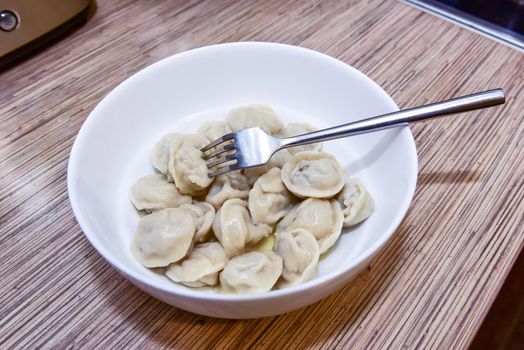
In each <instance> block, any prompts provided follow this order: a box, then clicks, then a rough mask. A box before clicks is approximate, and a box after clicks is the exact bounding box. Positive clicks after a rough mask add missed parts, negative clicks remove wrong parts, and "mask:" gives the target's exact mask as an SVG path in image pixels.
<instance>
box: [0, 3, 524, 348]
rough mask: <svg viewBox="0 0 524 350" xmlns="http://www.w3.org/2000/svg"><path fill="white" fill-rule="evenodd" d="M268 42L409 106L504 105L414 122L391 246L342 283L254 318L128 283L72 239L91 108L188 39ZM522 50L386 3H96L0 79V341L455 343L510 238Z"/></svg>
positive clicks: (519, 210) (492, 285)
mask: <svg viewBox="0 0 524 350" xmlns="http://www.w3.org/2000/svg"><path fill="white" fill-rule="evenodd" d="M245 40H257V41H275V42H282V43H288V44H294V45H299V46H303V47H307V48H311V49H314V50H318V51H320V52H324V53H326V54H329V55H332V56H334V57H336V58H338V59H340V60H342V61H344V62H346V63H348V64H350V65H352V66H354V67H356V68H357V69H359V70H361V71H362V72H364V73H365V74H367V75H368V76H370V77H371V78H372V79H374V80H375V81H376V82H377V83H378V84H380V85H381V86H382V87H383V88H384V89H385V90H386V91H387V92H388V93H389V94H390V95H391V96H392V97H393V98H394V99H395V101H397V103H398V104H399V106H401V107H407V106H412V105H417V104H422V103H425V102H428V101H435V100H440V99H445V98H449V97H452V96H457V95H461V94H467V93H471V92H475V91H479V90H484V89H488V88H495V87H502V88H504V89H505V91H506V93H507V97H508V98H507V103H506V105H505V106H503V107H498V108H492V109H489V110H484V111H480V112H475V113H471V114H470V115H469V117H467V118H461V119H450V118H448V119H446V118H445V119H439V120H434V121H430V122H427V123H419V124H416V125H414V126H413V128H412V130H413V133H414V135H415V139H416V143H417V147H418V152H419V159H420V177H419V183H418V188H417V192H416V195H415V199H414V201H413V203H412V205H411V209H410V211H409V212H408V215H407V216H406V218H405V219H404V221H403V223H402V225H401V226H400V228H399V229H398V231H397V232H396V234H395V235H394V237H393V239H392V240H391V241H390V243H389V244H388V245H387V247H386V248H385V249H384V250H383V251H382V253H381V254H380V255H379V256H378V257H377V258H376V259H375V260H373V262H372V263H371V265H370V266H369V267H368V268H367V270H366V271H364V272H363V273H362V274H360V275H359V276H358V277H357V278H356V279H355V280H354V281H353V282H352V283H350V284H348V285H347V286H346V287H345V288H343V289H342V290H340V291H339V292H337V293H335V294H333V295H331V296H330V297H328V298H327V299H325V300H323V301H321V302H318V303H316V304H314V305H311V306H309V307H306V308H304V309H302V310H298V311H295V312H292V313H289V314H286V315H282V316H278V317H271V318H266V319H259V320H246V321H227V320H219V319H212V318H206V317H201V316H197V315H194V314H190V313H187V312H184V311H181V310H178V309H176V308H173V307H171V306H168V305H166V304H164V303H162V302H159V301H157V300H156V299H154V298H152V297H150V296H148V295H147V294H145V293H143V292H141V291H140V290H138V289H137V288H135V287H133V286H132V285H131V284H130V283H128V282H127V281H126V280H125V279H124V278H123V277H122V276H121V275H119V274H118V273H117V272H116V271H115V270H113V269H112V268H111V267H110V266H109V265H108V263H106V262H105V261H104V260H103V259H102V258H101V256H100V255H99V254H98V253H97V252H96V251H95V250H94V248H93V247H92V246H91V245H90V244H89V242H88V241H87V240H86V239H85V238H84V235H83V233H82V232H81V230H80V228H79V226H78V225H77V223H76V221H75V219H74V217H73V213H72V211H71V208H70V205H69V201H68V196H67V187H66V167H67V161H68V156H69V152H70V150H71V146H72V143H73V141H74V138H75V135H76V134H77V132H78V130H79V128H80V126H81V125H82V123H83V122H84V120H85V119H86V117H87V116H88V114H89V112H90V111H91V110H92V109H93V108H94V106H95V105H96V104H97V103H98V102H99V101H100V100H101V99H102V98H103V96H104V95H106V94H107V93H108V92H109V91H110V90H111V89H113V88H114V87H115V86H116V85H117V84H118V83H120V82H121V81H122V80H124V79H125V78H127V77H129V76H130V75H131V74H133V73H135V72H137V71H138V70H140V69H141V68H143V67H145V66H147V65H149V64H151V63H153V62H155V61H157V60H159V59H161V58H164V57H166V56H169V55H172V54H175V53H177V52H181V51H184V50H187V49H190V48H195V47H200V46H203V45H208V44H214V43H221V42H230V41H245ZM523 73H524V56H523V54H522V53H520V52H517V51H515V50H513V49H510V48H508V47H505V46H502V45H501V44H497V43H495V42H493V41H491V40H489V39H486V38H483V37H481V36H479V35H478V34H475V33H471V32H469V31H467V30H465V29H462V28H460V27H458V26H455V25H452V24H449V23H447V22H444V21H443V20H441V19H438V18H436V17H433V16H431V15H428V14H425V13H422V12H420V11H419V10H416V9H413V8H411V7H408V6H407V5H405V4H403V3H401V2H398V1H375V0H369V1H366V0H350V1H323V2H316V1H311V0H304V1H281V0H270V1H162V0H148V1H129V0H127V1H109V0H104V1H98V9H97V12H96V13H95V15H94V17H93V18H92V19H91V20H90V21H89V22H88V23H87V24H86V25H84V26H83V27H81V28H79V29H77V30H75V31H74V32H72V33H71V34H70V35H68V36H67V37H65V38H63V39H62V40H60V41H58V42H55V43H53V44H52V45H48V46H47V47H45V48H44V49H43V50H40V51H39V52H37V53H36V54H34V55H32V56H31V57H29V58H27V59H25V60H23V61H21V62H19V63H18V64H16V65H13V66H11V67H9V68H8V69H6V70H4V71H3V72H1V73H0V281H1V283H0V348H2V349H8V348H41V347H43V348H102V349H107V348H168V347H172V348H185V349H187V348H235V349H237V348H253V347H257V348H284V347H286V348H326V349H328V348H329V349H331V348H352V349H385V348H440V349H457V348H465V347H467V346H468V344H469V342H470V341H471V339H472V338H473V336H474V335H475V332H476V330H477V329H478V327H479V325H480V324H481V322H482V320H483V317H484V316H485V314H486V313H487V311H488V309H489V307H490V305H491V303H492V301H493V300H494V298H495V297H496V295H497V292H498V290H499V288H500V286H501V284H502V282H503V281H504V278H505V276H506V274H507V272H508V271H509V269H510V268H511V266H512V263H513V261H514V259H515V257H516V256H517V255H518V253H519V251H520V249H521V248H522V246H523V244H524V234H523V225H524V204H523V202H524V181H523V179H524V162H523V161H522V159H523V157H524V120H523V114H524V74H523Z"/></svg>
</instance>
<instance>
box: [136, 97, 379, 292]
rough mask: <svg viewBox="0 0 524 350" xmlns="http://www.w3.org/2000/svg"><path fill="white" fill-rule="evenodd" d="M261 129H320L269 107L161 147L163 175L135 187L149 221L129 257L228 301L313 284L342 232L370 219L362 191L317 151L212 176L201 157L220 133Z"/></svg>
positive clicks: (157, 160)
mask: <svg viewBox="0 0 524 350" xmlns="http://www.w3.org/2000/svg"><path fill="white" fill-rule="evenodd" d="M255 126H259V127H261V128H263V129H265V130H266V131H267V132H269V133H271V134H273V135H275V136H281V137H282V136H283V137H287V136H294V135H297V134H301V133H306V132H311V131H314V130H315V128H314V127H312V126H311V125H309V124H306V123H304V124H302V123H290V124H289V125H287V126H286V125H284V123H283V122H282V121H281V120H280V118H279V117H278V116H277V115H276V113H275V112H274V111H273V109H271V108H270V107H268V106H263V105H249V106H242V107H239V108H235V109H233V110H232V111H231V112H230V113H229V116H228V119H227V121H211V122H207V123H205V124H203V125H202V126H201V127H200V128H199V129H198V132H197V133H195V134H182V133H171V134H168V135H166V136H164V137H163V138H162V139H161V140H160V141H159V142H158V143H157V145H156V146H155V148H154V151H153V154H152V164H153V166H154V167H155V168H156V169H157V170H158V172H159V173H157V174H149V175H145V176H144V177H142V178H140V179H138V180H137V181H136V183H135V184H134V185H133V186H132V187H131V189H130V198H131V202H132V203H133V205H134V206H135V208H136V209H137V210H138V211H140V212H142V213H143V214H145V215H143V216H142V217H141V218H140V220H139V223H138V227H137V229H136V232H135V238H134V241H133V243H132V247H131V250H132V253H133V255H134V256H135V257H136V259H137V260H138V261H139V262H140V263H141V264H142V265H143V266H145V267H147V268H162V269H164V271H163V273H164V274H165V275H166V276H167V277H168V278H169V279H170V280H172V281H173V282H176V283H181V284H183V285H185V286H187V287H191V288H201V287H212V288H214V290H216V291H218V292H223V293H261V292H268V291H270V290H272V289H275V288H276V289H282V288H287V287H291V286H294V285H297V284H299V283H302V282H305V281H308V280H311V279H313V278H314V277H315V275H316V270H317V265H318V263H319V258H320V255H321V254H324V253H326V252H328V250H329V249H330V248H331V247H332V246H333V245H334V244H335V243H336V241H337V239H338V238H339V236H340V234H341V231H342V228H343V227H351V226H354V225H356V224H358V223H360V222H362V221H363V220H365V219H366V218H367V217H369V216H370V215H371V213H372V211H373V207H374V204H373V199H372V197H371V195H370V194H369V193H368V191H367V190H366V189H365V188H364V186H363V185H362V183H361V182H360V181H359V180H358V179H355V178H351V179H348V178H347V174H346V170H345V169H344V168H343V167H342V165H341V164H340V163H339V162H338V160H337V159H336V158H335V157H334V156H333V155H331V154H329V153H327V152H323V151H322V145H321V144H314V145H308V146H302V147H297V148H290V149H289V150H287V149H286V150H281V151H279V152H277V153H276V154H275V155H274V156H273V157H272V159H271V160H270V161H269V163H268V164H266V165H264V166H261V167H257V168H251V169H245V170H242V171H235V172H230V173H226V174H222V175H219V176H217V177H216V178H214V179H213V178H209V177H208V174H207V166H206V162H205V161H204V160H203V158H202V155H203V154H202V152H201V151H200V149H201V148H202V147H204V146H205V145H207V144H208V143H209V142H211V141H213V140H214V139H216V138H218V137H220V136H222V135H223V134H224V133H227V132H231V131H235V130H240V129H243V128H247V127H255Z"/></svg>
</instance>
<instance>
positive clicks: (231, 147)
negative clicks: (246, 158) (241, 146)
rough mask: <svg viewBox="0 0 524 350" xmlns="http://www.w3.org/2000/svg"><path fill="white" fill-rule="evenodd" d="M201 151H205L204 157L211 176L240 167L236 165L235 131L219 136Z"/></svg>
mask: <svg viewBox="0 0 524 350" xmlns="http://www.w3.org/2000/svg"><path fill="white" fill-rule="evenodd" d="M201 151H202V152H203V153H204V155H203V157H202V158H203V159H204V160H205V161H206V165H207V168H208V170H209V173H208V176H209V177H215V176H217V175H220V174H223V173H227V172H229V171H232V170H238V169H239V167H238V166H237V165H236V164H237V162H238V158H237V155H236V145H235V133H229V134H226V135H224V136H222V137H219V138H218V139H216V140H215V141H213V142H211V143H210V144H209V145H207V146H205V147H204V148H202V149H201ZM226 163H227V164H226Z"/></svg>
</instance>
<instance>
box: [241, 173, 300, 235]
mask: <svg viewBox="0 0 524 350" xmlns="http://www.w3.org/2000/svg"><path fill="white" fill-rule="evenodd" d="M292 200H293V198H292V196H291V193H289V191H288V190H287V189H286V186H284V183H283V182H282V178H281V177H280V169H279V168H273V169H271V170H270V171H268V172H267V173H266V174H264V175H262V176H261V177H259V178H258V180H257V182H255V185H254V187H253V189H252V190H251V191H249V200H248V208H249V212H250V213H251V217H252V218H253V222H254V223H255V224H258V223H264V224H269V225H272V224H274V223H276V222H277V221H278V220H280V219H281V218H282V217H283V216H284V215H286V214H287V213H288V212H289V211H290V210H291V206H292V205H291V202H292Z"/></svg>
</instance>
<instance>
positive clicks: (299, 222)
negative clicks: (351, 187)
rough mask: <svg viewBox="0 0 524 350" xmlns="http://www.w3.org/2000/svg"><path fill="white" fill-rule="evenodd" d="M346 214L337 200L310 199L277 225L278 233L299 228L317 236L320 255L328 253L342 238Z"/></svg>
mask: <svg viewBox="0 0 524 350" xmlns="http://www.w3.org/2000/svg"><path fill="white" fill-rule="evenodd" d="M343 221H344V214H342V209H341V208H340V204H339V203H338V202H337V200H336V199H331V200H328V199H317V198H308V199H306V200H305V201H303V202H301V203H300V204H298V205H296V206H295V207H294V208H293V209H292V210H291V211H290V212H289V214H287V215H286V216H285V217H284V218H283V219H282V221H280V222H279V223H278V225H277V229H276V231H277V233H278V232H283V231H290V230H294V229H297V228H302V229H305V230H308V231H309V232H311V233H312V234H313V236H315V238H316V240H317V242H318V246H319V250H320V254H322V253H324V252H325V251H327V250H328V249H329V248H331V246H333V244H335V242H336V241H337V239H338V237H339V236H340V232H341V231H342V223H343Z"/></svg>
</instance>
